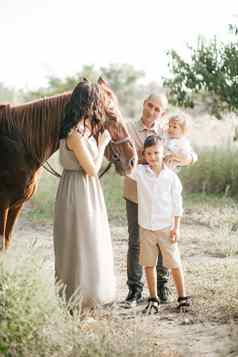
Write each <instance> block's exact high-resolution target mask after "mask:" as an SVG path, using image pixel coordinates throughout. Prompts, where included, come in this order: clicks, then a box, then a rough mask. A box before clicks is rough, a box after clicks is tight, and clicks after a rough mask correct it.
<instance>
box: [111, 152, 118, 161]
mask: <svg viewBox="0 0 238 357" xmlns="http://www.w3.org/2000/svg"><path fill="white" fill-rule="evenodd" d="M112 159H113V161H118V160H119V154H117V153H113V154H112Z"/></svg>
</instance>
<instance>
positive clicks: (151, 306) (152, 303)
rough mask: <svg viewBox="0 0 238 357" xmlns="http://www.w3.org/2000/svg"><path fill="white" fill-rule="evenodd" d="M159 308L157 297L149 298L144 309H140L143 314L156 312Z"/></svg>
mask: <svg viewBox="0 0 238 357" xmlns="http://www.w3.org/2000/svg"><path fill="white" fill-rule="evenodd" d="M159 308H160V302H159V300H158V299H157V298H149V299H148V304H147V305H146V307H145V308H144V310H142V313H143V314H145V315H152V314H158V313H159Z"/></svg>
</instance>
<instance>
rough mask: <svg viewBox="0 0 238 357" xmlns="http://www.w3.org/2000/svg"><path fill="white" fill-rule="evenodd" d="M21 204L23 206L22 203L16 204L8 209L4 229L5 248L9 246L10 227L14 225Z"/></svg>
mask: <svg viewBox="0 0 238 357" xmlns="http://www.w3.org/2000/svg"><path fill="white" fill-rule="evenodd" d="M22 206H23V203H21V204H18V205H17V206H13V207H11V208H10V209H9V212H8V217H7V225H6V230H5V247H6V249H7V248H9V246H10V241H11V233H12V229H13V227H14V224H15V222H16V219H17V217H18V216H19V213H20V211H21V208H22Z"/></svg>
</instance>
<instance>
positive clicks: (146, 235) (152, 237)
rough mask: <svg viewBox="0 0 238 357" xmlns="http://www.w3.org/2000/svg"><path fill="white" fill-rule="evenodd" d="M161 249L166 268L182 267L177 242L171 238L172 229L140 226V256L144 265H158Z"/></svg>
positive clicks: (140, 260)
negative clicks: (153, 229) (152, 229)
mask: <svg viewBox="0 0 238 357" xmlns="http://www.w3.org/2000/svg"><path fill="white" fill-rule="evenodd" d="M159 249H160V251H161V254H162V258H163V266H165V267H166V268H171V269H174V268H179V267H181V258H180V253H179V249H178V244H177V243H172V242H171V240H170V229H169V228H166V229H163V230H157V231H151V230H149V229H145V228H142V227H140V257H139V263H140V264H141V265H142V266H148V267H150V266H156V263H157V259H158V254H159Z"/></svg>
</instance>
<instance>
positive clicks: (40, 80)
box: [0, 0, 238, 89]
mask: <svg viewBox="0 0 238 357" xmlns="http://www.w3.org/2000/svg"><path fill="white" fill-rule="evenodd" d="M237 14H238V1H237V0H219V1H215V0H199V1H192V0H179V1H178V0H160V1H159V0H137V1H136V0H64V1H62V0H37V1H36V0H0V38H1V42H0V43H1V55H0V83H3V84H4V85H6V86H8V87H12V88H17V89H18V88H25V89H36V88H39V87H40V86H45V85H47V79H48V77H49V76H52V75H53V76H57V77H60V78H64V77H65V76H69V75H74V74H75V73H77V72H80V70H81V68H82V66H83V65H94V66H95V68H99V67H101V66H108V65H109V64H111V63H129V64H131V65H133V66H134V67H135V69H138V70H143V71H144V72H145V73H146V78H147V80H154V81H160V78H161V76H164V75H167V74H168V57H167V56H166V53H167V51H168V50H169V49H171V48H173V49H175V50H177V51H178V52H179V53H180V54H181V55H185V56H186V55H187V53H188V50H187V44H190V45H195V44H196V41H197V38H198V36H200V35H201V36H203V37H205V38H208V39H209V38H213V36H217V38H218V39H222V40H224V39H225V40H226V39H227V32H226V31H227V28H228V24H229V23H234V22H236V23H237V22H238V17H237Z"/></svg>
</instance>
